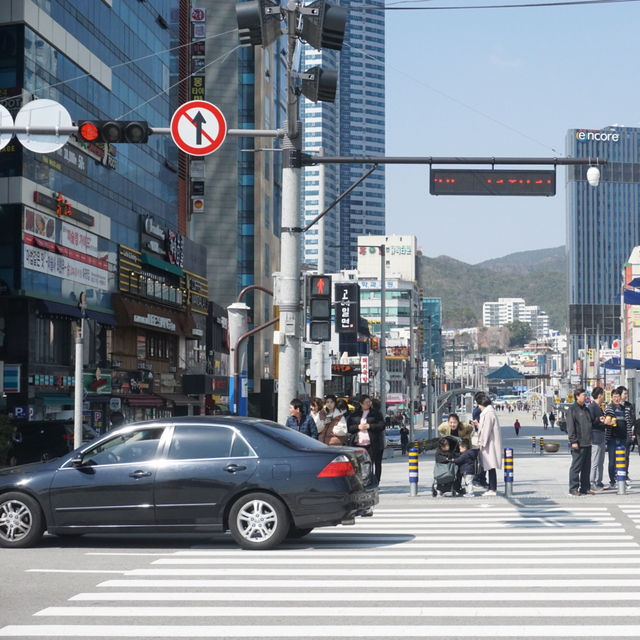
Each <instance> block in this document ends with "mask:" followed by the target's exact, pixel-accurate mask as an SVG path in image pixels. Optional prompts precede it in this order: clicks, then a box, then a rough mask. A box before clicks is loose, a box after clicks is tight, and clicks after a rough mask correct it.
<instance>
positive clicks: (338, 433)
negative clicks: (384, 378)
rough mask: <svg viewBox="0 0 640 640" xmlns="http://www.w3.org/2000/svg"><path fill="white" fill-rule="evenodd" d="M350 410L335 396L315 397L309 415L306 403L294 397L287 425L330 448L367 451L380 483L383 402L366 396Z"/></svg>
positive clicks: (347, 405) (383, 438) (383, 429)
mask: <svg viewBox="0 0 640 640" xmlns="http://www.w3.org/2000/svg"><path fill="white" fill-rule="evenodd" d="M356 404H357V406H355V407H354V408H353V410H350V407H349V404H348V403H347V402H346V401H345V400H344V399H342V398H340V399H337V398H336V396H335V395H331V394H330V395H327V396H325V398H324V400H323V399H322V398H312V399H311V402H310V403H309V412H308V413H305V411H304V403H303V402H302V400H299V399H298V398H294V399H293V400H292V401H291V402H290V403H289V417H288V418H287V421H286V423H285V426H287V427H290V428H292V429H295V430H296V431H300V432H301V433H304V434H305V435H307V436H309V437H311V438H315V439H316V440H320V441H321V442H324V443H325V444H328V445H330V446H343V445H344V446H356V447H362V448H364V449H366V450H367V452H368V453H369V457H370V458H371V462H372V463H373V472H374V475H375V476H376V478H377V480H378V482H380V477H381V475H382V456H383V454H384V446H385V436H384V431H385V420H384V416H383V415H382V412H381V409H380V402H379V401H378V400H376V399H372V398H371V396H369V395H366V394H365V395H362V396H360V398H359V399H358V402H357V403H356Z"/></svg>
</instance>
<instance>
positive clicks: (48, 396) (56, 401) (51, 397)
mask: <svg viewBox="0 0 640 640" xmlns="http://www.w3.org/2000/svg"><path fill="white" fill-rule="evenodd" d="M36 399H37V400H38V401H39V402H40V403H41V404H43V405H45V406H49V407H51V406H62V405H65V404H70V405H72V404H73V403H74V402H75V400H74V398H73V397H72V396H62V395H58V394H56V393H44V394H42V395H39V396H36Z"/></svg>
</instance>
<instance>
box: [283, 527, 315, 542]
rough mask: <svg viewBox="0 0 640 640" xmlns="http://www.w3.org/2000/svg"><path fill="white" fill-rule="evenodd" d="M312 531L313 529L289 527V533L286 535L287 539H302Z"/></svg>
mask: <svg viewBox="0 0 640 640" xmlns="http://www.w3.org/2000/svg"><path fill="white" fill-rule="evenodd" d="M312 531H313V527H306V528H301V527H294V526H293V525H291V526H290V527H289V533H287V538H292V539H295V538H304V537H305V536H306V535H308V534H310V533H311V532H312Z"/></svg>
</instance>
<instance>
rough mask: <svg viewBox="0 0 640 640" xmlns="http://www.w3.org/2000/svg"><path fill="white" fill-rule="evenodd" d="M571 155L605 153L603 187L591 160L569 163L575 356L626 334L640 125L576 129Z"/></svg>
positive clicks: (637, 213) (639, 194) (638, 223)
mask: <svg viewBox="0 0 640 640" xmlns="http://www.w3.org/2000/svg"><path fill="white" fill-rule="evenodd" d="M566 155H567V156H570V157H577V158H594V159H595V158H602V159H605V160H606V161H607V164H606V165H603V166H601V167H600V171H601V180H600V185H599V186H598V187H591V186H590V185H589V184H588V182H587V178H586V174H587V169H588V166H570V167H568V168H567V258H568V296H569V300H568V302H569V333H570V342H569V349H570V358H571V361H572V362H573V361H575V360H576V358H577V350H578V349H579V348H581V347H583V346H584V336H585V335H586V336H587V345H588V346H589V347H593V346H595V339H596V338H595V336H596V335H600V337H601V340H602V342H604V343H608V344H610V343H611V341H612V340H613V339H614V338H616V337H619V336H620V289H621V282H622V267H623V265H624V264H625V262H626V261H627V258H628V256H629V254H630V253H631V250H632V248H633V247H634V246H635V245H637V244H639V243H640V165H639V164H638V163H639V160H640V157H639V156H640V129H638V128H631V127H623V126H618V125H614V126H609V127H605V128H604V129H601V130H590V129H570V130H569V131H568V133H567V138H566Z"/></svg>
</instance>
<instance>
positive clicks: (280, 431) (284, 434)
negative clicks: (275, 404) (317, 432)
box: [254, 420, 328, 450]
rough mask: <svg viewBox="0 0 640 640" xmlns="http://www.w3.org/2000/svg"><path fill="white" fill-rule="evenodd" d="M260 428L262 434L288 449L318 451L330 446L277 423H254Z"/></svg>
mask: <svg viewBox="0 0 640 640" xmlns="http://www.w3.org/2000/svg"><path fill="white" fill-rule="evenodd" d="M254 424H256V426H258V427H259V428H260V431H261V432H262V433H265V434H267V435H268V436H269V437H271V438H274V439H275V440H277V441H278V442H280V443H282V444H284V445H285V446H287V447H290V448H292V449H297V450H309V449H311V450H318V449H326V448H327V446H328V445H326V444H324V442H319V441H318V440H314V439H313V438H310V437H309V436H307V435H305V434H304V433H300V432H299V431H296V430H295V429H290V428H289V427H284V426H282V425H281V424H278V423H277V422H268V421H266V420H265V421H264V422H256V423H254Z"/></svg>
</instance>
